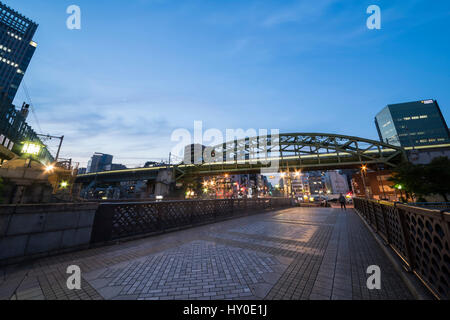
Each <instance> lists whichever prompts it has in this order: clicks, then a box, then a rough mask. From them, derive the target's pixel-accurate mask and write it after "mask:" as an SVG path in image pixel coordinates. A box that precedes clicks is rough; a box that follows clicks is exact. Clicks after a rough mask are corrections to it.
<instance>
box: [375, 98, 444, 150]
mask: <svg viewBox="0 0 450 320" xmlns="http://www.w3.org/2000/svg"><path fill="white" fill-rule="evenodd" d="M375 124H376V127H377V130H378V134H379V136H380V140H381V141H382V142H385V143H388V144H392V145H396V146H401V147H421V146H430V145H434V146H438V145H445V144H449V143H450V135H449V130H448V126H447V124H446V122H445V119H444V117H443V115H442V112H441V110H440V108H439V105H438V103H437V101H436V100H424V101H415V102H408V103H400V104H392V105H388V106H387V107H385V108H384V109H383V110H382V111H381V112H380V113H378V115H377V116H376V118H375Z"/></svg>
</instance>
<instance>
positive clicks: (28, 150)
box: [22, 142, 41, 155]
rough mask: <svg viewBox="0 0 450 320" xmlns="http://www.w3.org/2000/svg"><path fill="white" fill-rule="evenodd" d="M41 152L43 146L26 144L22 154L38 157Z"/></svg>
mask: <svg viewBox="0 0 450 320" xmlns="http://www.w3.org/2000/svg"><path fill="white" fill-rule="evenodd" d="M40 151H41V146H40V145H38V144H35V143H31V142H25V144H24V145H23V148H22V153H25V154H31V155H38V154H39V152H40Z"/></svg>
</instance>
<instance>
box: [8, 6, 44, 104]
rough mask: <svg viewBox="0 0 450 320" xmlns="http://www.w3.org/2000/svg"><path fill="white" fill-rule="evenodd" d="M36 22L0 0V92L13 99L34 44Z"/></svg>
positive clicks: (35, 45) (29, 59)
mask: <svg viewBox="0 0 450 320" xmlns="http://www.w3.org/2000/svg"><path fill="white" fill-rule="evenodd" d="M37 27H38V25H37V24H36V23H34V22H33V21H31V20H30V19H28V18H26V17H24V16H23V15H21V14H20V13H18V12H17V11H15V10H13V9H11V8H9V7H8V6H6V5H5V4H3V3H1V2H0V93H1V97H2V98H3V97H5V96H6V98H8V100H9V101H10V102H12V101H13V100H14V98H15V96H16V93H17V90H18V89H19V86H20V83H21V82H22V79H23V76H24V74H25V71H26V70H27V68H28V65H29V64H30V61H31V58H32V57H33V54H34V51H35V50H36V47H37V44H36V42H34V41H33V36H34V34H35V32H36V29H37Z"/></svg>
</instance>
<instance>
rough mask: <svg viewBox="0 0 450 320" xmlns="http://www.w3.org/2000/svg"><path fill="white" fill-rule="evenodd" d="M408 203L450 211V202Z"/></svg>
mask: <svg viewBox="0 0 450 320" xmlns="http://www.w3.org/2000/svg"><path fill="white" fill-rule="evenodd" d="M408 205H410V206H414V207H422V208H427V209H433V210H444V211H450V202H415V203H408Z"/></svg>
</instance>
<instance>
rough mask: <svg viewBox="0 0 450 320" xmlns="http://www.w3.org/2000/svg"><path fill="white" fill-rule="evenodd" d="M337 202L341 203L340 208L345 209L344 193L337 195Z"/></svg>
mask: <svg viewBox="0 0 450 320" xmlns="http://www.w3.org/2000/svg"><path fill="white" fill-rule="evenodd" d="M339 203H340V204H341V210H347V205H346V204H347V199H345V197H344V195H343V194H342V193H341V195H340V197H339Z"/></svg>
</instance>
